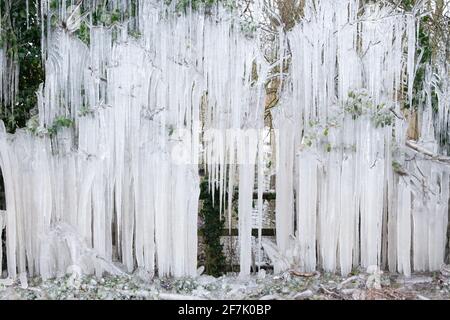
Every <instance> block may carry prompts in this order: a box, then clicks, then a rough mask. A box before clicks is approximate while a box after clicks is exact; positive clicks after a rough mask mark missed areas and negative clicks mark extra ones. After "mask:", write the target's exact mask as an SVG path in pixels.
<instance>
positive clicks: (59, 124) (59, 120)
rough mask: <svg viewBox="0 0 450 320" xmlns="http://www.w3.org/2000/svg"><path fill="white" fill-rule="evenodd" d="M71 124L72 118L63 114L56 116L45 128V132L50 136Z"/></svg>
mask: <svg viewBox="0 0 450 320" xmlns="http://www.w3.org/2000/svg"><path fill="white" fill-rule="evenodd" d="M72 125H73V120H72V119H69V118H67V117H65V116H59V117H56V118H55V119H54V120H53V123H52V125H51V126H50V127H48V128H47V132H48V134H49V135H50V136H54V135H56V134H57V133H58V131H59V130H60V129H62V128H70V127H72Z"/></svg>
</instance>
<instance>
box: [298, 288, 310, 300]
mask: <svg viewBox="0 0 450 320" xmlns="http://www.w3.org/2000/svg"><path fill="white" fill-rule="evenodd" d="M313 295H314V293H313V292H312V291H311V290H305V291H303V292H299V293H297V294H296V295H295V296H294V299H295V300H304V299H308V298H310V297H312V296H313Z"/></svg>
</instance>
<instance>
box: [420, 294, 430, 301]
mask: <svg viewBox="0 0 450 320" xmlns="http://www.w3.org/2000/svg"><path fill="white" fill-rule="evenodd" d="M417 299H418V300H430V298H427V297H424V296H422V295H420V294H418V295H417Z"/></svg>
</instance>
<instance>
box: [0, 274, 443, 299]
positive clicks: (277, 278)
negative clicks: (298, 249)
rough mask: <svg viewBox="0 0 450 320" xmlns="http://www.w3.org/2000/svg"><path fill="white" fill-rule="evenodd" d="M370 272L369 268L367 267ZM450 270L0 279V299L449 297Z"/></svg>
mask: <svg viewBox="0 0 450 320" xmlns="http://www.w3.org/2000/svg"><path fill="white" fill-rule="evenodd" d="M369 272H370V271H369ZM449 275H450V274H449V273H447V272H446V271H441V272H436V273H426V274H425V273H424V274H413V275H412V276H411V277H410V278H405V277H404V276H401V275H398V274H388V273H381V272H379V271H372V272H371V273H370V274H369V273H366V272H356V271H355V272H353V273H352V274H351V275H349V276H348V277H340V276H337V275H333V274H320V273H313V274H308V273H300V272H296V271H289V272H285V273H283V274H279V275H273V274H270V273H267V274H265V272H261V273H260V274H259V275H252V276H249V277H246V278H239V276H238V275H237V274H231V273H230V274H227V275H226V276H222V277H220V278H214V277H211V276H207V275H201V276H198V277H195V278H161V279H159V278H154V279H153V280H150V279H149V278H148V277H146V276H145V275H144V274H143V273H135V274H133V275H130V276H105V277H103V278H96V277H93V276H81V277H77V276H73V275H72V276H69V275H68V276H65V277H62V278H58V279H52V280H46V281H42V280H41V279H40V278H32V279H28V280H27V281H26V280H25V279H22V281H20V280H17V281H16V282H13V283H11V282H9V283H8V281H7V280H5V279H2V280H0V282H1V284H0V299H2V300H3V299H9V300H11V299H12V300H15V299H29V300H33V299H80V300H86V299H89V300H90V299H95V300H97V299H108V300H109V299H119V300H126V299H137V300H154V299H162V300H176V299H262V300H274V299H297V300H303V299H313V300H321V299H325V300H330V299H331V300H335V299H342V300H362V299H395V300H405V299H422V300H425V299H426V300H427V299H450V276H449Z"/></svg>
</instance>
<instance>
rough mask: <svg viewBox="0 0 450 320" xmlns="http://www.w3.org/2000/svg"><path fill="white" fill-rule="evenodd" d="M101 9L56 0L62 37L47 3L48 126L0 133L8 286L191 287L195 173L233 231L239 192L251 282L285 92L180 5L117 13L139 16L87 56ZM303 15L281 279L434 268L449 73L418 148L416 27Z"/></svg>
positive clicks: (326, 10) (337, 5)
mask: <svg viewBox="0 0 450 320" xmlns="http://www.w3.org/2000/svg"><path fill="white" fill-rule="evenodd" d="M99 3H100V1H92V2H86V3H84V2H78V1H68V0H67V1H66V0H60V1H59V6H58V8H60V9H59V11H60V12H58V17H59V18H60V19H61V20H62V21H65V23H64V24H60V27H56V28H55V27H52V26H51V25H50V22H49V21H48V19H44V16H46V15H47V17H48V16H49V15H50V0H48V1H41V12H42V17H41V21H42V30H43V37H42V39H43V40H42V41H43V42H42V44H43V54H44V58H45V74H46V79H45V83H44V84H43V85H42V86H41V88H40V90H39V91H38V92H37V95H38V109H39V110H38V111H39V112H38V116H37V118H34V119H32V121H30V127H29V128H28V130H24V129H21V130H18V131H17V132H16V133H15V134H14V135H10V134H7V133H6V131H5V129H4V127H2V128H1V130H0V167H1V169H2V173H3V179H4V183H5V193H6V206H7V210H6V214H5V215H4V217H3V216H2V220H4V225H5V226H6V229H5V230H4V232H6V251H7V252H6V257H7V273H8V276H9V277H11V278H14V277H15V276H16V275H17V274H18V273H19V274H21V275H23V274H25V273H27V274H29V275H41V276H42V277H44V278H49V277H53V276H60V275H63V274H65V273H66V272H68V270H76V269H81V272H84V273H95V274H102V273H103V272H110V273H119V272H121V270H120V269H118V268H117V266H116V265H115V264H114V263H113V262H116V261H118V262H121V263H122V264H123V266H124V267H125V269H126V271H127V272H131V271H133V270H134V269H136V268H141V269H143V270H145V271H147V272H149V273H150V274H155V273H157V274H158V275H160V276H164V275H174V276H185V275H195V274H196V266H197V216H198V203H199V182H200V178H199V172H198V169H199V163H200V164H203V165H204V166H205V167H206V169H207V172H208V177H209V182H210V185H211V188H213V187H218V188H219V189H220V192H219V194H220V197H219V199H215V201H217V202H218V203H219V205H220V207H221V208H222V209H223V211H224V212H226V213H227V214H228V215H229V219H228V221H229V222H230V223H231V220H232V219H231V213H232V201H233V195H234V193H235V192H234V191H235V189H236V187H237V188H238V190H239V195H238V215H239V252H240V267H241V274H243V275H246V274H248V273H249V272H250V269H251V264H252V257H251V256H252V254H251V246H252V241H251V240H252V238H251V233H252V232H251V231H252V230H251V228H252V211H253V198H254V197H253V194H254V190H255V185H257V192H256V193H257V201H256V207H257V209H258V211H259V214H260V215H261V214H262V212H263V197H262V195H263V189H264V187H263V185H264V180H265V178H264V175H265V167H266V163H265V160H264V159H265V158H264V153H263V151H262V150H263V147H262V146H263V140H264V139H263V138H264V137H263V136H261V133H262V132H264V131H263V128H264V120H263V115H264V104H265V96H264V84H265V83H266V82H267V81H268V79H269V77H271V75H269V74H270V72H269V71H270V68H271V66H268V65H267V63H266V62H265V60H264V59H263V57H262V56H261V53H260V47H261V44H259V43H258V39H259V38H258V36H254V37H249V36H248V35H247V36H245V35H243V34H241V32H240V25H239V22H238V21H237V20H236V17H235V16H234V15H232V14H229V13H228V12H226V11H225V10H222V9H218V11H217V12H214V13H212V14H211V15H208V16H205V15H204V14H201V13H193V12H192V11H191V10H187V11H188V12H187V13H186V14H181V15H180V14H177V13H175V12H174V11H173V9H174V4H175V2H174V1H172V5H171V7H170V6H169V7H166V6H165V5H164V3H163V1H145V0H142V1H131V0H116V1H111V2H109V9H111V10H112V9H115V8H118V9H121V11H122V12H123V10H126V9H129V8H130V6H131V5H136V12H137V16H136V17H135V19H134V20H133V21H131V22H130V21H129V22H128V23H124V24H120V25H118V26H116V28H114V29H112V28H107V27H98V26H97V27H95V26H91V27H90V43H89V45H86V44H85V43H83V42H82V41H81V40H79V39H78V38H77V37H76V36H75V34H74V31H75V30H76V29H77V28H78V27H79V24H80V21H81V19H84V18H85V17H84V16H83V15H82V14H81V11H80V6H81V5H83V6H86V7H85V8H87V9H89V8H91V9H92V8H96V7H97V5H98V4H99ZM132 3H133V4H132ZM89 4H92V7H89ZM255 8H257V6H255ZM303 14H304V16H303V18H302V21H301V22H300V23H299V24H298V25H297V26H296V27H294V29H293V30H291V31H289V32H288V34H287V37H284V36H282V37H281V40H280V44H281V45H280V47H281V48H280V51H281V53H280V57H284V56H285V52H284V51H287V49H289V51H290V53H291V55H292V57H291V59H290V60H289V63H290V65H289V73H290V75H289V76H288V77H286V78H284V77H283V78H282V79H281V81H280V82H281V87H282V88H283V90H282V92H281V97H280V103H279V106H278V107H277V108H276V109H274V110H273V118H274V128H275V129H276V130H275V134H276V141H274V143H275V149H276V153H277V159H276V160H277V164H276V167H277V176H276V178H277V179H276V191H277V202H276V229H277V230H276V241H277V246H278V249H277V250H278V251H277V252H276V253H277V254H278V257H279V258H278V259H279V260H278V261H277V260H276V261H273V262H274V267H275V271H280V270H282V269H285V268H289V267H291V265H292V264H295V266H296V267H298V268H300V269H302V270H304V271H313V270H316V269H317V268H323V269H325V270H326V271H333V272H335V271H339V272H341V273H343V274H347V273H349V272H350V271H351V269H352V267H354V266H360V265H361V266H364V267H369V266H373V265H379V266H385V267H388V268H389V269H390V270H391V271H399V272H402V273H405V274H409V273H410V272H411V271H412V270H435V269H438V268H439V266H440V264H441V263H442V262H443V259H444V254H445V242H446V229H447V225H448V221H447V218H448V204H447V203H448V199H449V173H448V169H447V166H446V165H445V162H443V161H439V160H436V159H435V157H425V156H424V155H423V154H424V152H420V151H423V150H426V151H425V154H428V156H429V155H430V154H431V155H433V154H435V153H438V152H439V151H441V150H439V147H438V143H437V141H436V138H435V137H436V136H438V135H439V134H442V132H444V131H445V130H444V129H445V126H446V125H447V123H448V114H449V112H448V111H449V107H450V105H449V101H450V98H449V95H450V94H449V92H450V91H449V88H450V87H449V77H448V65H445V63H443V64H442V68H432V67H431V66H430V67H429V68H428V70H427V72H426V77H425V83H424V90H423V94H424V96H425V97H426V99H424V100H423V101H424V102H423V103H422V104H421V105H420V106H419V111H418V116H417V117H418V123H419V126H418V127H419V131H420V138H419V139H418V141H416V142H414V143H412V142H411V141H408V140H407V130H408V125H407V116H408V115H407V114H406V113H405V112H403V110H402V105H403V104H404V101H401V97H402V96H403V95H402V90H403V88H405V87H406V88H408V89H407V90H408V92H407V96H408V100H409V101H408V102H409V104H411V102H412V97H413V90H412V87H413V82H414V73H415V70H416V69H417V63H418V62H417V60H418V59H417V57H416V42H417V41H416V33H417V21H418V19H417V17H415V13H414V12H413V13H410V14H405V13H402V12H398V11H396V10H394V9H393V8H391V7H389V6H381V5H379V4H371V5H366V6H364V7H362V5H361V4H360V3H359V1H358V0H340V1H334V0H306V1H305V8H304V11H303ZM91 19H92V17H91ZM91 23H92V20H91ZM128 28H134V29H135V31H137V32H138V33H139V34H140V36H139V37H138V38H135V37H132V36H130V35H129V32H128V31H129V30H128ZM5 57H6V56H5V54H4V52H3V51H1V49H0V77H1V79H2V81H3V84H4V82H5V80H4V79H6V78H5V75H9V74H11V72H10V71H8V70H6V67H5V61H6V60H5V59H6V58H5ZM284 62H286V63H287V62H288V61H287V60H282V61H281V64H282V66H283V63H284ZM281 69H282V70H283V68H281ZM446 70H447V71H446ZM436 72H438V73H437V74H436ZM2 87H3V88H4V87H5V86H4V85H2ZM7 91H8V92H11V90H7ZM432 91H435V92H436V93H437V97H438V115H437V117H435V116H433V114H432V108H431V99H432ZM0 93H1V95H2V99H5V96H6V94H7V92H0ZM436 119H437V120H436ZM436 127H437V128H439V132H435V128H436ZM406 146H409V147H408V148H406ZM411 146H412V148H411ZM267 248H268V249H270V247H267ZM275 251H276V250H275ZM1 257H2V255H1V254H0V259H1ZM285 261H289V263H290V264H291V265H289V264H286V263H285ZM0 265H3V264H2V263H0Z"/></svg>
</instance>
